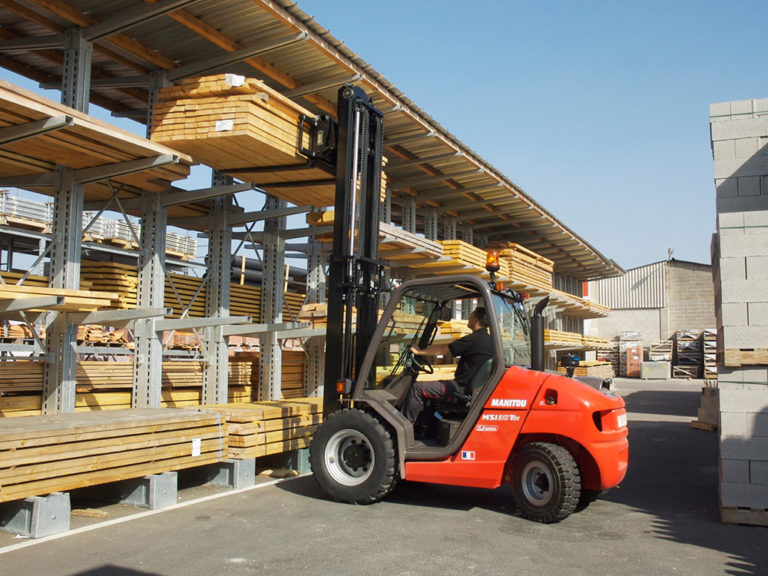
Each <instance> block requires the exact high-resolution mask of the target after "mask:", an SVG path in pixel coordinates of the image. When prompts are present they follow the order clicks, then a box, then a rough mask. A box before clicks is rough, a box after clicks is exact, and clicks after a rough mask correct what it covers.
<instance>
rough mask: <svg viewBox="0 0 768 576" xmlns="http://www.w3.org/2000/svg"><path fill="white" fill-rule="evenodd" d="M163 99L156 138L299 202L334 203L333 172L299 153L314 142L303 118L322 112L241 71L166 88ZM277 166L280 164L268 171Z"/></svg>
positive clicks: (155, 113) (154, 122)
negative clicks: (297, 101)
mask: <svg viewBox="0 0 768 576" xmlns="http://www.w3.org/2000/svg"><path fill="white" fill-rule="evenodd" d="M158 99H159V101H158V102H157V103H156V104H155V106H154V109H153V115H152V134H151V139H152V140H153V141H154V142H160V143H162V144H166V145H168V146H170V147H171V148H174V149H176V150H181V151H182V152H186V153H188V154H189V155H191V156H192V157H193V158H195V159H196V160H199V161H200V162H202V163H204V164H206V165H208V166H211V167H212V168H215V169H217V170H220V171H222V172H232V173H233V174H234V173H236V175H237V177H238V178H242V179H244V180H246V181H248V182H253V183H254V184H257V185H259V186H260V187H262V188H265V189H267V190H268V191H269V192H270V194H273V195H275V196H278V197H280V198H283V199H284V200H287V201H289V202H293V203H294V204H297V205H302V204H312V205H314V206H330V205H332V204H333V201H334V191H335V185H334V180H333V178H332V177H331V176H329V174H328V173H327V172H324V171H323V170H321V169H320V168H316V167H311V166H309V165H308V163H307V158H306V157H304V156H302V155H301V154H300V152H299V147H303V148H307V147H309V146H310V142H309V132H308V131H307V130H303V131H302V125H301V123H302V121H301V119H302V117H305V118H306V119H310V120H311V119H314V117H315V115H314V114H312V113H311V112H310V111H308V110H306V109H304V108H302V107H301V106H299V105H297V104H296V103H294V102H293V101H292V100H290V99H289V98H286V97H285V96H283V95H282V94H280V93H279V92H277V91H275V90H272V89H271V88H270V87H269V86H267V85H266V84H265V83H264V82H262V81H261V80H256V79H253V78H245V77H243V76H236V75H233V74H219V75H215V76H207V77H202V78H191V79H187V80H184V81H182V82H181V83H180V84H179V85H176V86H171V87H169V88H164V89H162V90H161V91H160V92H159V94H158ZM269 167H275V169H274V170H273V171H269V170H267V171H265V170H262V169H264V168H269ZM278 167H285V168H288V167H292V168H294V169H291V170H285V169H283V170H280V169H279V168H278ZM300 182H306V183H307V184H304V185H302V184H300ZM270 184H274V185H275V186H270Z"/></svg>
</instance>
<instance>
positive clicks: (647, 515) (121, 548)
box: [0, 379, 768, 576]
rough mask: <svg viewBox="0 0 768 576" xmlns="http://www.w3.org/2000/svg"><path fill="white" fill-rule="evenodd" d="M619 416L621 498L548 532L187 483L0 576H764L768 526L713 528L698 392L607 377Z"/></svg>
mask: <svg viewBox="0 0 768 576" xmlns="http://www.w3.org/2000/svg"><path fill="white" fill-rule="evenodd" d="M615 389H616V390H617V391H618V392H619V393H620V394H621V395H622V396H623V397H624V398H625V400H626V401H627V406H628V408H629V428H630V464H629V472H628V475H627V478H626V479H625V481H624V482H623V483H622V484H621V486H620V487H618V488H616V489H614V490H612V491H610V492H608V493H607V494H606V495H605V496H604V497H603V498H601V499H600V500H598V501H597V502H594V503H593V504H591V505H590V506H589V507H588V508H587V509H586V510H584V511H582V512H579V513H577V514H574V515H572V516H571V517H569V518H567V519H566V520H565V521H563V522H561V523H559V524H553V525H541V524H536V523H533V522H530V521H527V520H524V519H522V518H520V517H519V516H516V514H515V509H514V506H513V504H512V502H511V497H510V494H509V490H508V489H507V488H500V489H498V490H493V491H491V490H478V489H465V488H455V487H448V486H436V485H426V484H415V483H407V482H406V483H403V484H401V485H400V486H399V487H398V488H397V489H396V490H395V492H394V493H393V494H392V495H390V497H388V498H387V499H386V500H384V501H383V502H380V503H377V504H374V505H370V506H352V505H348V504H341V503H336V502H332V501H329V500H327V499H326V498H325V497H323V496H322V494H321V493H320V491H319V490H318V488H317V487H316V484H315V482H314V479H313V478H312V477H311V476H306V477H301V478H297V479H293V480H288V481H280V482H276V481H271V482H266V481H263V480H262V482H261V483H260V484H258V485H257V486H256V487H254V488H251V489H246V490H242V491H228V492H223V491H221V490H214V489H212V488H210V487H206V486H196V487H195V486H193V487H190V488H189V489H185V490H181V491H180V493H179V496H180V500H181V503H180V504H179V505H178V506H174V507H171V508H169V509H165V510H161V511H146V512H138V511H137V509H130V508H128V507H122V508H119V509H118V508H115V507H114V506H111V507H107V510H108V513H109V518H108V519H106V520H94V519H90V518H88V519H82V518H80V519H78V520H77V522H78V525H77V526H75V523H74V522H73V529H72V530H71V531H70V532H67V533H66V534H64V535H60V536H55V537H48V538H41V539H37V540H28V539H19V538H13V537H4V538H2V539H0V575H14V576H16V575H47V576H58V575H61V576H107V575H109V576H112V575H115V576H204V575H205V576H209V575H224V576H245V575H256V574H259V575H260V574H279V575H281V576H283V575H292V574H301V575H306V574H322V575H325V574H328V575H331V574H332V575H355V576H364V575H385V574H386V575H433V574H434V575H440V576H450V575H467V574H482V575H496V574H504V575H510V574H525V575H538V574H542V575H543V574H546V575H551V574H574V575H587V574H588V575H591V576H594V575H602V574H606V575H611V576H616V575H621V576H623V575H629V576H631V575H641V574H642V575H644V576H647V575H653V574H660V575H661V574H663V575H668V574H692V575H698V576H706V575H710V574H711V575H720V574H739V575H742V574H768V528H761V527H754V526H733V525H725V524H722V523H721V522H720V518H719V512H718V501H717V466H718V464H717V436H716V434H714V433H711V432H705V431H701V430H695V429H693V428H692V427H691V424H690V423H691V420H693V419H695V417H696V411H697V408H698V406H699V398H700V390H701V382H700V381H699V382H697V381H693V382H685V381H638V380H625V379H617V381H616V382H615Z"/></svg>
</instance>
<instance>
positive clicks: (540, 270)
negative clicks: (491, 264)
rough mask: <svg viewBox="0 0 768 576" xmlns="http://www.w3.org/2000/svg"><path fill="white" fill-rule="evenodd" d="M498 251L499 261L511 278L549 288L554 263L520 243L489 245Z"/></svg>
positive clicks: (550, 286)
mask: <svg viewBox="0 0 768 576" xmlns="http://www.w3.org/2000/svg"><path fill="white" fill-rule="evenodd" d="M489 248H493V249H496V250H498V251H499V262H504V263H505V264H506V265H507V274H508V277H509V278H510V279H511V280H516V281H518V282H523V283H526V284H530V285H532V286H535V287H537V288H544V289H547V290H549V289H551V288H552V277H553V274H554V270H555V263H554V262H553V261H552V260H549V259H548V258H545V257H544V256H540V255H539V254H537V253H536V252H534V251H532V250H529V249H528V248H526V247H525V246H521V245H520V244H515V243H514V242H511V243H503V244H498V245H492V246H489Z"/></svg>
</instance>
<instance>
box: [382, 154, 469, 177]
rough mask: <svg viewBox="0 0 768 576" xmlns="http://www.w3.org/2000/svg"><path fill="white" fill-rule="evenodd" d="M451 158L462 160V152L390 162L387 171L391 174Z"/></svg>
mask: <svg viewBox="0 0 768 576" xmlns="http://www.w3.org/2000/svg"><path fill="white" fill-rule="evenodd" d="M451 158H461V152H447V153H445V154H435V155H433V156H424V157H423V158H414V159H413V160H404V161H403V162H397V161H395V162H390V163H388V164H387V167H386V171H387V173H388V174H389V173H391V172H396V171H398V170H400V169H402V168H409V167H411V166H421V165H422V164H429V163H431V162H437V161H439V160H450V159H451Z"/></svg>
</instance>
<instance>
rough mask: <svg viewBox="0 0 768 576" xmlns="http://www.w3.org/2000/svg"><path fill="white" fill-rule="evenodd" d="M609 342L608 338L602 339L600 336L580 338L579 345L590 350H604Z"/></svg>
mask: <svg viewBox="0 0 768 576" xmlns="http://www.w3.org/2000/svg"><path fill="white" fill-rule="evenodd" d="M610 342H611V339H610V338H602V337H600V336H586V335H584V336H582V337H581V343H582V344H583V345H584V347H585V348H591V349H594V350H601V349H603V348H606V347H607V346H608V345H609V344H610Z"/></svg>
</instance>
